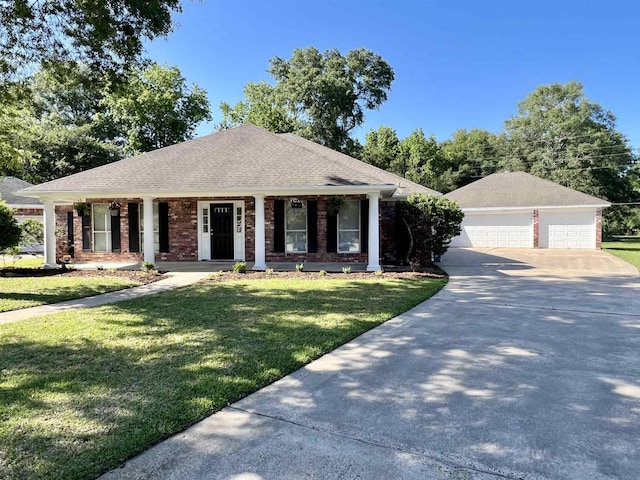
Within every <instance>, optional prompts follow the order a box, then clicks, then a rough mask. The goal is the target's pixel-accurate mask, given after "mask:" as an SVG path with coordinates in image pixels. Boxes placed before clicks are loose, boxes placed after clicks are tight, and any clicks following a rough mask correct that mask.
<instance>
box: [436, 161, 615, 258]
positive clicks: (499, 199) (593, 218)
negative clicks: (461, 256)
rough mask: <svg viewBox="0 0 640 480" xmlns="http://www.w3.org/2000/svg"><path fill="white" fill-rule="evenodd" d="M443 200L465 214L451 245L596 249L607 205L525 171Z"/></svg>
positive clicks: (478, 183) (488, 179)
mask: <svg viewBox="0 0 640 480" xmlns="http://www.w3.org/2000/svg"><path fill="white" fill-rule="evenodd" d="M445 196H446V197H447V198H449V199H451V200H455V201H456V202H458V204H459V205H460V208H461V209H462V211H463V212H464V214H465V218H464V220H463V222H462V233H461V234H460V236H458V237H455V238H454V239H453V241H452V242H451V246H453V247H524V248H531V247H534V248H600V244H601V242H602V209H603V208H606V207H609V206H611V204H610V203H609V202H607V201H606V200H602V199H600V198H597V197H593V196H591V195H587V194H585V193H581V192H578V191H576V190H572V189H570V188H567V187H563V186H562V185H558V184H557V183H554V182H550V181H548V180H543V179H542V178H539V177H536V176H534V175H531V174H529V173H525V172H505V173H494V174H493V175H489V176H487V177H485V178H482V179H480V180H478V181H476V182H473V183H470V184H469V185H465V186H464V187H461V188H459V189H457V190H454V191H453V192H449V193H447V194H446V195H445Z"/></svg>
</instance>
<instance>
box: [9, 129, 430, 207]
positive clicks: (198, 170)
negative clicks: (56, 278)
mask: <svg viewBox="0 0 640 480" xmlns="http://www.w3.org/2000/svg"><path fill="white" fill-rule="evenodd" d="M367 186H372V189H373V190H381V189H384V190H385V191H387V192H389V193H391V192H393V193H394V196H405V195H408V194H410V193H414V192H417V193H429V194H433V195H441V194H440V193H439V192H436V191H435V190H430V189H428V188H426V187H423V186H421V185H418V184H416V183H413V182H410V181H408V180H406V179H404V178H402V177H399V176H397V175H394V174H391V173H389V172H386V171H384V170H381V169H379V168H377V167H374V166H372V165H369V164H367V163H365V162H361V161H360V160H356V159H355V158H352V157H349V156H347V155H344V154H342V153H339V152H336V151H334V150H331V149H330V148H327V147H323V146H321V145H318V144H316V143H313V142H311V141H309V140H305V139H303V138H300V137H297V136H295V135H291V134H286V135H279V134H274V133H272V132H268V131H267V130H264V129H262V128H259V127H256V126H255V125H250V124H247V125H243V126H240V127H236V128H232V129H229V130H224V131H220V132H217V133H214V134H211V135H207V136H204V137H200V138H196V139H193V140H189V141H186V142H182V143H179V144H176V145H172V146H169V147H165V148H161V149H158V150H155V151H152V152H147V153H143V154H141V155H137V156H135V157H131V158H126V159H124V160H120V161H118V162H114V163H110V164H107V165H103V166H101V167H97V168H93V169H91V170H87V171H84V172H81V173H77V174H74V175H70V176H68V177H65V178H60V179H58V180H53V181H51V182H47V183H44V184H40V185H36V186H34V187H31V188H27V189H25V190H24V191H23V192H21V193H23V194H25V195H36V196H38V195H49V196H52V195H54V194H56V193H58V194H63V193H73V194H75V195H81V194H86V196H89V195H99V194H100V193H103V192H108V193H109V194H115V193H122V194H130V193H133V192H135V193H139V194H141V193H149V194H153V195H162V194H163V193H164V194H166V193H168V192H183V193H184V194H189V193H193V194H198V193H201V192H207V193H215V192H230V191H231V192H233V191H237V192H240V191H243V192H256V193H258V192H260V190H261V189H264V190H266V191H273V190H276V189H279V188H282V189H299V190H301V191H302V190H304V189H305V188H312V187H313V188H318V187H323V188H325V187H329V188H331V187H363V188H366V187H367ZM266 191H265V192H263V193H266Z"/></svg>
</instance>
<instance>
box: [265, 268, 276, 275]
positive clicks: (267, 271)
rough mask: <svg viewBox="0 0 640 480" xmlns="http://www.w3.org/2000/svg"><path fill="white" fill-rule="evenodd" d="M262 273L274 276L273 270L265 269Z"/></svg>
mask: <svg viewBox="0 0 640 480" xmlns="http://www.w3.org/2000/svg"><path fill="white" fill-rule="evenodd" d="M264 273H266V274H267V275H275V273H276V272H275V271H274V270H273V268H267V269H266V270H265V271H264Z"/></svg>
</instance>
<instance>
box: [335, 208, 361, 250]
mask: <svg viewBox="0 0 640 480" xmlns="http://www.w3.org/2000/svg"><path fill="white" fill-rule="evenodd" d="M359 252H360V201H358V200H348V201H346V202H344V205H343V206H342V207H341V208H340V212H339V213H338V253H359Z"/></svg>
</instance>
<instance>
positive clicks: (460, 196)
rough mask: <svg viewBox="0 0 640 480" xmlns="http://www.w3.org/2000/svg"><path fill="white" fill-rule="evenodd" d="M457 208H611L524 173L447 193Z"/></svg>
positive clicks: (496, 176)
mask: <svg viewBox="0 0 640 480" xmlns="http://www.w3.org/2000/svg"><path fill="white" fill-rule="evenodd" d="M445 197H447V198H449V199H451V200H455V201H456V202H458V205H460V207H461V208H501V207H502V208H516V207H564V206H566V207H569V206H572V207H578V206H601V207H608V206H610V205H611V204H610V203H609V202H607V201H606V200H602V199H601V198H597V197H593V196H591V195H587V194H586V193H582V192H578V191H577V190H573V189H571V188H567V187H563V186H562V185H559V184H557V183H554V182H551V181H549V180H544V179H542V178H539V177H536V176H534V175H531V174H529V173H526V172H504V173H494V174H492V175H489V176H487V177H485V178H482V179H480V180H477V181H475V182H473V183H470V184H469V185H465V186H464V187H461V188H458V189H457V190H454V191H452V192H449V193H447V194H446V195H445Z"/></svg>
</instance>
